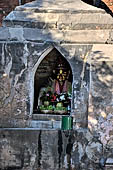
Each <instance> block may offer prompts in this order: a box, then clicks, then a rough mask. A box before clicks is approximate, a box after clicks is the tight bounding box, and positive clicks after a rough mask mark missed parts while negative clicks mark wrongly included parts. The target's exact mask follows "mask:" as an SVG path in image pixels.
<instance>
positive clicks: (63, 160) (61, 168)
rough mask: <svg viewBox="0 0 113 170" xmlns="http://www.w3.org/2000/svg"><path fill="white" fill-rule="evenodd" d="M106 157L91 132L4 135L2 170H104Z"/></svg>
mask: <svg viewBox="0 0 113 170" xmlns="http://www.w3.org/2000/svg"><path fill="white" fill-rule="evenodd" d="M12 138H13V140H12ZM48 139H49V141H48ZM94 151H95V152H94ZM102 156H103V146H102V144H101V143H100V141H99V140H98V138H97V137H93V136H92V135H91V134H90V132H89V131H88V130H86V131H70V132H67V133H66V132H65V133H64V132H62V131H60V130H59V131H47V130H46V131H41V130H26V131H23V130H18V131H17V130H16V131H15V130H10V131H7V130H5V131H1V132H0V168H1V169H7V170H8V169H12V170H13V169H14V170H16V169H21V170H37V169H41V170H45V169H46V170H53V169H55V170H66V169H67V170H68V169H72V170H75V169H77V170H78V169H82V170H83V169H84V170H86V169H87V170H90V169H93V170H96V169H98V170H101V164H99V160H100V159H101V158H102Z"/></svg>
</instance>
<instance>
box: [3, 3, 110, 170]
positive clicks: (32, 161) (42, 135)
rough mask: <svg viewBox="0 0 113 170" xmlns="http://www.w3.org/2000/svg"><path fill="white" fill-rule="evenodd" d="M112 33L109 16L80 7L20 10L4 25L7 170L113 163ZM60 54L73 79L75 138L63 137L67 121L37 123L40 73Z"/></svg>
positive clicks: (40, 119) (55, 5)
mask: <svg viewBox="0 0 113 170" xmlns="http://www.w3.org/2000/svg"><path fill="white" fill-rule="evenodd" d="M58 2H59V3H58ZM61 3H62V7H63V8H61V5H60V4H61ZM48 6H49V9H48ZM112 29H113V20H112V17H111V16H110V15H108V14H106V13H105V11H103V10H102V9H98V8H96V7H91V6H89V5H87V4H84V3H83V2H82V1H79V0H78V1H76V2H75V1H73V0H72V1H70V4H69V3H68V0H66V1H65V3H64V1H63V0H59V1H57V2H56V3H55V2H53V3H51V2H50V1H49V0H48V1H47V2H46V1H44V2H43V3H42V1H35V2H32V3H30V4H26V5H24V6H19V7H17V8H16V9H15V11H14V12H12V13H11V14H9V16H8V17H7V18H6V19H5V20H4V25H3V27H1V28H0V128H1V129H0V131H1V136H0V143H1V145H0V160H1V161H0V168H1V170H3V169H7V170H8V168H9V169H11V168H12V170H13V169H14V170H16V169H22V170H26V169H28V170H32V169H34V170H35V169H36V170H37V168H38V169H45V167H46V169H49V170H50V169H51V170H52V169H55V168H56V169H61V170H64V169H69V168H71V169H73V170H74V169H83V170H84V169H88V170H91V169H93V170H96V169H102V166H104V163H105V161H106V163H108V164H112V163H113V142H112V139H113V130H112V129H113V123H112V119H113V116H112V113H113V80H112V77H113V45H112V44H113V34H112V32H113V31H112ZM54 48H55V49H56V50H58V51H59V52H60V53H61V55H62V56H63V57H64V58H65V59H66V60H67V61H68V63H69V65H70V67H71V70H72V75H73V83H72V108H71V116H72V117H73V131H67V132H65V133H64V132H62V131H60V128H61V118H62V116H56V117H55V120H54V121H52V120H53V117H52V116H48V117H47V116H46V115H44V116H40V115H39V116H37V115H35V116H33V101H34V77H35V72H36V69H37V68H38V66H39V64H40V63H41V61H42V60H43V59H44V57H45V56H47V54H49V53H50V52H51V51H52V50H53V49H54ZM48 139H49V140H48Z"/></svg>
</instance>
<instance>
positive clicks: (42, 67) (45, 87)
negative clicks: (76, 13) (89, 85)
mask: <svg viewBox="0 0 113 170" xmlns="http://www.w3.org/2000/svg"><path fill="white" fill-rule="evenodd" d="M71 95H72V70H71V67H70V64H69V62H68V61H67V59H66V58H65V57H63V56H62V54H61V53H60V52H59V51H58V50H57V49H56V48H53V49H52V50H51V51H50V52H49V53H48V54H47V55H46V56H45V57H44V58H43V59H42V61H41V62H40V64H39V65H38V67H37V69H36V72H35V75H34V103H33V113H34V114H70V112H71Z"/></svg>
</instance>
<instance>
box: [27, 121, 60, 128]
mask: <svg viewBox="0 0 113 170" xmlns="http://www.w3.org/2000/svg"><path fill="white" fill-rule="evenodd" d="M29 127H30V128H38V129H41V130H43V129H48V130H50V129H51V130H60V129H61V121H55V120H48V121H45V120H42V121H39V120H32V121H31V122H30V124H29Z"/></svg>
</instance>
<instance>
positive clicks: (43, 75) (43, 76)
mask: <svg viewBox="0 0 113 170" xmlns="http://www.w3.org/2000/svg"><path fill="white" fill-rule="evenodd" d="M59 58H60V60H61V61H60V62H62V63H63V65H66V67H65V69H67V70H68V69H69V72H70V77H69V81H70V82H71V83H72V79H73V78H72V69H71V66H70V63H69V61H67V59H66V58H65V57H64V56H63V55H62V54H61V53H60V52H59V51H58V50H57V49H56V48H55V47H54V46H51V47H49V48H48V49H46V50H45V52H44V53H43V54H42V55H41V56H40V58H39V59H38V61H37V63H36V64H35V66H34V67H33V84H32V85H33V90H32V92H33V98H32V108H31V110H32V113H33V110H35V109H36V108H37V103H38V102H37V100H38V99H37V98H38V97H39V92H40V89H41V87H43V86H44V85H45V83H46V82H48V78H50V76H51V75H52V72H53V69H56V68H55V67H56V62H58V61H57V60H58V59H59ZM46 60H48V65H47V66H46V64H47V63H46ZM44 62H45V63H44ZM44 64H45V65H44ZM47 68H48V69H47ZM41 69H42V70H43V71H44V69H46V71H44V72H41ZM65 74H67V73H66V72H65ZM41 83H42V84H41Z"/></svg>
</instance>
